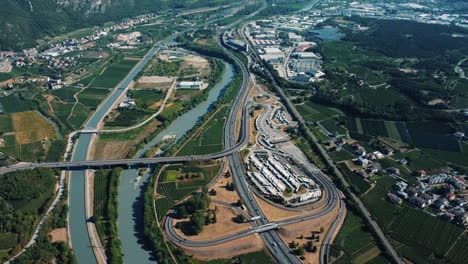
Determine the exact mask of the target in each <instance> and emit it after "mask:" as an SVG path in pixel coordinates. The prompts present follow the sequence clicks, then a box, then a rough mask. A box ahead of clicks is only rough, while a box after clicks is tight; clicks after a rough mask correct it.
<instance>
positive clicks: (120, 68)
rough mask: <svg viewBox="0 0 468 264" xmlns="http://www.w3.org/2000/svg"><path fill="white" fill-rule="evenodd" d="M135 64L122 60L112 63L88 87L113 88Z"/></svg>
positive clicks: (135, 62) (131, 61) (134, 62)
mask: <svg viewBox="0 0 468 264" xmlns="http://www.w3.org/2000/svg"><path fill="white" fill-rule="evenodd" d="M137 63H138V61H136V60H122V61H121V62H119V63H113V64H111V65H110V66H109V67H107V69H105V70H104V72H103V73H102V74H101V75H99V76H97V77H96V79H94V80H93V81H92V83H90V84H89V86H91V87H99V88H102V87H104V88H114V87H116V86H117V84H119V83H120V81H122V80H123V78H124V77H125V76H126V75H127V74H128V73H129V71H130V70H131V69H132V68H133V66H135V65H136V64H137Z"/></svg>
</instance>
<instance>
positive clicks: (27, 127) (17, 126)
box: [11, 111, 57, 144]
mask: <svg viewBox="0 0 468 264" xmlns="http://www.w3.org/2000/svg"><path fill="white" fill-rule="evenodd" d="M11 120H12V123H13V129H14V131H15V139H16V143H18V144H27V143H31V142H36V141H41V140H43V139H46V138H48V139H53V138H56V137H57V133H56V132H55V129H54V127H53V126H52V125H51V124H49V122H47V120H45V119H44V118H43V117H42V116H41V115H39V114H38V113H37V112H35V111H26V112H18V113H12V114H11Z"/></svg>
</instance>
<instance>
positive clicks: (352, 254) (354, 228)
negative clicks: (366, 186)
mask: <svg viewBox="0 0 468 264" xmlns="http://www.w3.org/2000/svg"><path fill="white" fill-rule="evenodd" d="M340 252H343V253H344V254H343V255H342V256H340V257H338V256H339V255H340ZM330 253H331V254H332V256H333V257H338V259H337V261H336V262H335V263H367V262H366V261H365V262H363V261H356V260H359V259H362V258H365V257H367V255H368V253H371V254H370V255H371V256H370V258H371V259H373V258H375V256H374V255H377V256H379V254H380V249H379V248H378V247H377V244H376V241H375V239H374V238H373V237H372V235H371V234H370V233H369V232H368V231H366V230H365V226H364V222H363V220H362V219H361V218H360V217H359V216H358V215H357V214H356V213H355V212H353V210H348V211H347V214H346V218H345V221H344V223H343V226H342V227H341V229H340V231H339V233H338V236H337V237H336V239H335V241H334V242H333V245H332V248H331V250H330Z"/></svg>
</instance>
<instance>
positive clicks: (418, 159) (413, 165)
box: [392, 150, 444, 171]
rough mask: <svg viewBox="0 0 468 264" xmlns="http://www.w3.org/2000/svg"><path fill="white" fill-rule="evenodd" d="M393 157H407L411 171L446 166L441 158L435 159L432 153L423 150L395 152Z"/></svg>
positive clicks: (429, 169)
mask: <svg viewBox="0 0 468 264" xmlns="http://www.w3.org/2000/svg"><path fill="white" fill-rule="evenodd" d="M392 158H394V159H396V160H399V159H406V160H407V161H408V168H409V169H410V170H411V171H418V170H426V171H431V170H433V169H438V168H442V167H444V164H443V163H442V162H441V161H440V160H438V159H434V158H433V157H431V155H429V154H428V153H426V152H424V151H421V150H412V151H409V152H405V153H398V154H395V155H394V156H393V157H392Z"/></svg>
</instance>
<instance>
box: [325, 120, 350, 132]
mask: <svg viewBox="0 0 468 264" xmlns="http://www.w3.org/2000/svg"><path fill="white" fill-rule="evenodd" d="M320 124H321V125H322V126H323V127H325V129H327V130H328V132H330V133H337V134H346V128H344V127H342V126H341V125H340V122H339V121H338V120H336V119H333V118H332V119H326V120H323V121H320Z"/></svg>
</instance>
